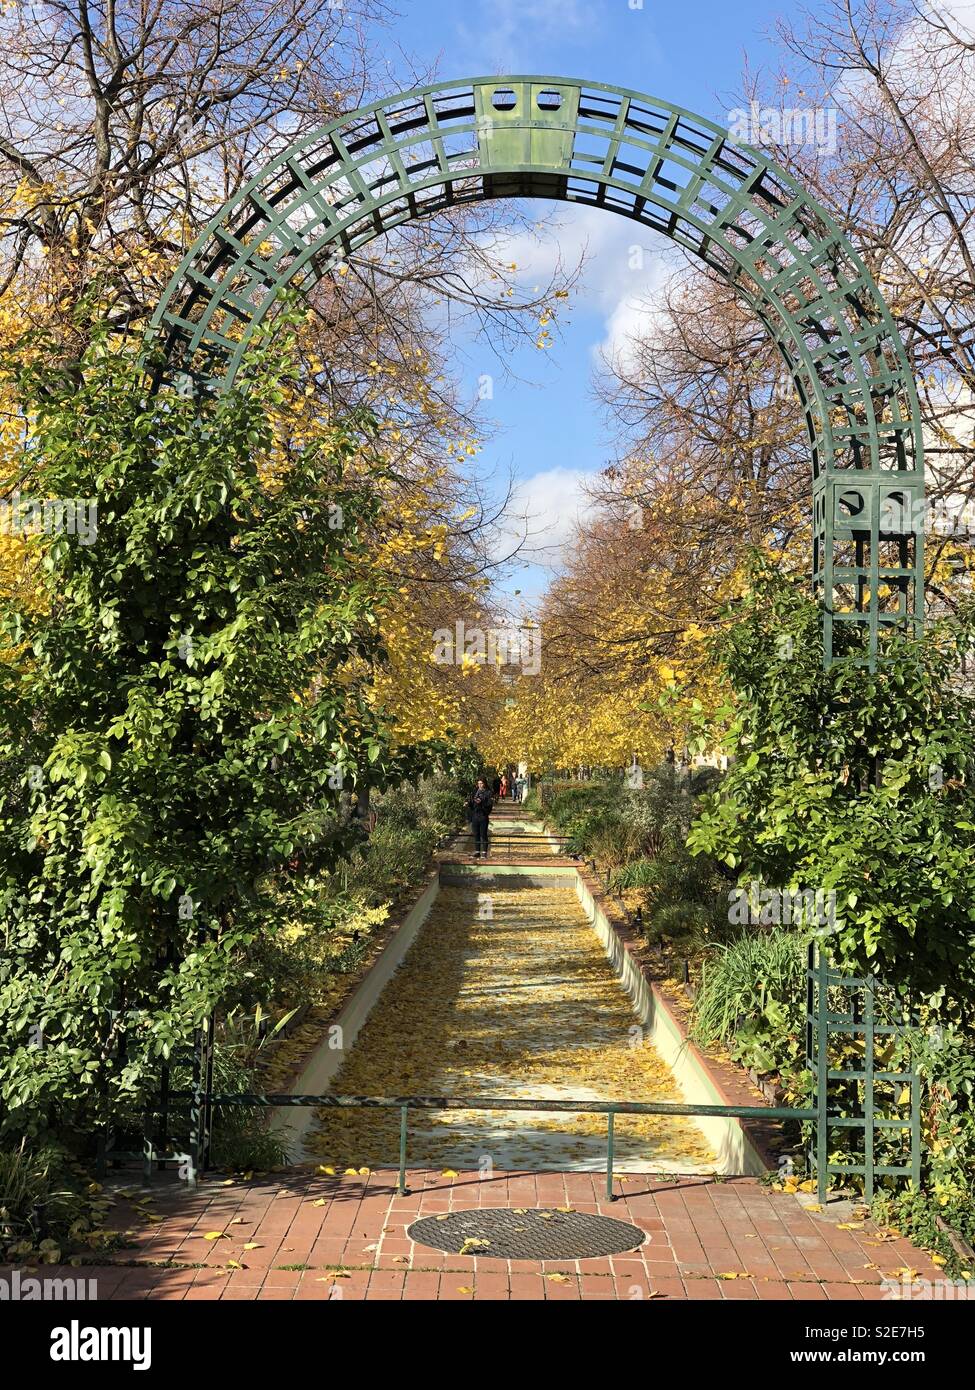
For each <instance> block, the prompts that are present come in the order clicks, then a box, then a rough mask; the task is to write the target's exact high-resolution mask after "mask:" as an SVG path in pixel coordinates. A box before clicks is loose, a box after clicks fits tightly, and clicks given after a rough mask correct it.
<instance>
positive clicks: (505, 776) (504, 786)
mask: <svg viewBox="0 0 975 1390" xmlns="http://www.w3.org/2000/svg"><path fill="white" fill-rule="evenodd" d="M500 795H501V800H502V801H504V799H505V797H506V796H507V795H508V774H507V773H506V772H504V773H502V774H501V790H500Z"/></svg>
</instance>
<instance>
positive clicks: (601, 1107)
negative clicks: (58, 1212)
mask: <svg viewBox="0 0 975 1390" xmlns="http://www.w3.org/2000/svg"><path fill="white" fill-rule="evenodd" d="M203 1099H204V1097H203V1093H202V1092H194V1091H174V1092H171V1093H170V1100H189V1101H192V1102H193V1106H194V1110H196V1109H198V1108H199V1107H200V1106H201V1104H202V1102H203ZM206 1100H207V1102H208V1104H209V1105H211V1106H215V1105H216V1106H219V1105H252V1106H256V1107H259V1108H267V1109H275V1110H276V1109H279V1108H283V1107H285V1106H314V1107H315V1108H316V1109H340V1110H344V1109H349V1110H363V1109H378V1110H393V1109H398V1110H399V1112H400V1146H399V1149H400V1152H399V1183H398V1190H399V1192H400V1195H405V1194H406V1192H407V1191H408V1189H407V1186H406V1138H407V1124H408V1117H409V1112H410V1111H411V1110H539V1111H552V1112H555V1113H566V1112H573V1113H588V1114H593V1115H605V1116H606V1196H607V1198H608V1200H609V1201H611V1202H615V1201H616V1196H615V1194H614V1192H613V1151H614V1124H613V1122H614V1120H615V1118H616V1116H617V1115H685V1116H686V1115H690V1116H694V1115H705V1116H708V1115H711V1116H718V1117H720V1118H722V1119H736V1118H737V1119H748V1118H751V1119H756V1120H806V1121H811V1120H815V1119H816V1114H817V1112H816V1111H815V1110H808V1109H798V1108H796V1107H794V1106H785V1105H703V1104H701V1105H697V1104H692V1105H688V1104H685V1103H682V1102H679V1101H669V1100H650V1101H631V1100H621V1101H615V1100H553V1099H551V1098H544V1099H534V1098H532V1097H530V1096H528V1097H525V1096H518V1097H498V1096H473V1097H466V1096H342V1095H335V1094H327V1095H289V1094H284V1095H276V1094H272V1095H260V1094H258V1093H256V1092H242V1093H240V1094H233V1095H222V1094H219V1093H218V1094H216V1095H209V1096H207V1097H206Z"/></svg>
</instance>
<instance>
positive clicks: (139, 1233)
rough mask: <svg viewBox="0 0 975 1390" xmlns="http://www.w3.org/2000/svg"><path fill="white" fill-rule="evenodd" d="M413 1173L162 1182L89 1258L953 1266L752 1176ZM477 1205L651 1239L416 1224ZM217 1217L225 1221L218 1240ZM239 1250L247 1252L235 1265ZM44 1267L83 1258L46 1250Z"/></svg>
mask: <svg viewBox="0 0 975 1390" xmlns="http://www.w3.org/2000/svg"><path fill="white" fill-rule="evenodd" d="M409 1182H410V1186H411V1188H412V1189H413V1190H412V1191H411V1192H410V1193H409V1194H408V1195H407V1196H405V1197H400V1196H399V1195H398V1194H397V1192H396V1187H395V1183H396V1175H395V1173H391V1172H377V1173H373V1174H371V1175H370V1176H369V1177H368V1178H351V1177H342V1178H338V1177H336V1178H332V1177H328V1176H324V1175H321V1174H317V1173H313V1172H310V1171H308V1170H301V1171H295V1172H293V1173H288V1174H275V1175H273V1176H269V1177H266V1178H263V1179H255V1180H253V1181H251V1182H243V1181H239V1182H234V1183H232V1184H229V1185H228V1184H227V1183H226V1182H223V1181H221V1180H220V1179H212V1178H211V1179H209V1180H208V1181H207V1182H205V1183H204V1184H203V1185H202V1186H201V1188H200V1189H199V1190H198V1191H197V1192H196V1193H186V1192H184V1191H182V1190H179V1189H177V1188H176V1187H175V1186H172V1185H170V1186H167V1185H165V1184H164V1183H163V1182H160V1183H159V1184H158V1186H157V1189H156V1195H155V1197H154V1198H150V1199H149V1201H148V1203H147V1205H148V1206H150V1207H152V1208H153V1209H154V1210H155V1212H156V1213H157V1214H158V1215H159V1216H160V1217H162V1220H161V1221H159V1222H156V1223H151V1224H146V1223H145V1218H144V1216H142V1215H140V1214H139V1213H138V1212H137V1211H135V1210H134V1209H133V1208H130V1207H129V1205H128V1203H127V1202H125V1201H121V1202H120V1203H119V1205H118V1207H117V1208H116V1209H115V1210H116V1218H115V1222H114V1228H115V1229H117V1230H125V1231H128V1232H131V1235H130V1237H129V1239H130V1241H131V1243H130V1244H129V1245H128V1246H127V1247H126V1248H125V1249H123V1250H118V1251H115V1252H113V1253H112V1254H111V1255H108V1256H106V1257H105V1260H106V1263H105V1264H104V1265H102V1266H100V1267H98V1268H95V1267H93V1266H86V1267H85V1268H84V1270H83V1273H84V1276H85V1277H86V1278H94V1279H96V1280H97V1284H98V1296H99V1298H101V1299H126V1300H132V1299H146V1298H149V1299H156V1298H160V1299H221V1298H223V1299H242V1300H255V1299H257V1300H271V1299H273V1300H285V1301H292V1300H301V1301H304V1300H308V1299H315V1300H323V1299H330V1298H336V1299H355V1300H362V1299H368V1300H396V1301H399V1300H402V1299H408V1300H410V1299H413V1300H433V1299H442V1300H462V1301H465V1300H466V1301H470V1300H471V1299H474V1300H475V1301H476V1300H479V1299H484V1300H499V1299H505V1300H506V1299H512V1300H525V1299H533V1300H538V1301H541V1300H548V1301H551V1302H562V1301H565V1300H569V1301H572V1300H579V1299H583V1300H593V1299H600V1300H602V1299H624V1300H633V1301H638V1300H640V1299H645V1298H650V1297H653V1298H664V1299H695V1300H697V1299H699V1300H716V1299H727V1300H733V1301H739V1300H756V1299H774V1300H779V1301H783V1300H784V1301H790V1300H796V1301H798V1300H814V1301H818V1302H824V1301H827V1300H836V1299H864V1298H867V1299H876V1298H882V1297H883V1296H884V1294H885V1290H884V1289H883V1287H882V1285H881V1279H882V1276H883V1275H884V1274H885V1273H888V1274H896V1272H897V1271H899V1270H902V1269H904V1268H907V1269H911V1270H915V1271H917V1274H916V1276H915V1277H916V1278H921V1279H930V1280H937V1279H938V1278H940V1277H942V1276H941V1274H940V1273H939V1270H938V1268H937V1267H936V1266H935V1265H934V1264H933V1263H932V1262H931V1261H930V1259H929V1258H928V1257H927V1256H926V1255H924V1254H923V1253H921V1252H919V1251H918V1250H917V1249H915V1248H914V1247H913V1246H912V1245H911V1244H910V1243H909V1242H908V1241H907V1240H905V1239H903V1238H902V1237H896V1238H894V1239H880V1238H878V1235H879V1233H878V1229H877V1227H876V1226H875V1225H873V1224H872V1223H870V1222H865V1223H863V1224H862V1225H860V1224H859V1223H858V1224H857V1228H856V1229H855V1230H849V1231H848V1230H839V1229H837V1227H836V1225H835V1224H833V1223H832V1222H830V1221H827V1220H826V1219H824V1218H823V1217H820V1216H816V1215H814V1214H812V1213H810V1212H807V1211H805V1210H804V1209H803V1208H802V1207H801V1206H800V1205H799V1204H798V1202H797V1201H796V1199H795V1198H794V1197H791V1196H788V1195H786V1194H784V1193H776V1192H773V1191H771V1189H769V1188H767V1187H764V1186H763V1185H762V1184H761V1183H759V1182H758V1181H756V1180H755V1179H750V1178H736V1179H724V1180H723V1181H714V1180H713V1179H707V1178H664V1177H659V1176H658V1177H652V1178H643V1177H640V1176H637V1175H627V1178H626V1180H625V1181H622V1182H618V1183H617V1191H618V1192H619V1193H620V1198H619V1200H618V1201H616V1202H613V1203H610V1202H608V1201H607V1200H606V1197H605V1192H604V1190H603V1182H604V1179H603V1177H602V1175H600V1174H588V1173H565V1174H552V1173H545V1174H539V1175H537V1176H536V1175H534V1174H522V1173H517V1174H516V1173H511V1174H505V1173H500V1174H495V1175H493V1176H492V1177H487V1178H485V1177H483V1176H482V1175H480V1174H478V1173H461V1174H459V1175H458V1176H457V1177H454V1178H445V1177H442V1176H441V1175H440V1174H439V1173H434V1172H422V1171H421V1172H412V1173H411V1174H410V1175H409ZM136 1200H143V1198H142V1196H141V1195H140V1197H139V1198H136ZM478 1206H481V1207H494V1206H498V1207H504V1206H508V1207H515V1206H571V1207H573V1208H574V1209H575V1210H577V1211H590V1212H600V1213H603V1214H605V1215H607V1216H613V1217H615V1218H616V1219H618V1220H623V1221H630V1222H632V1224H633V1225H634V1226H638V1227H640V1229H641V1230H643V1231H645V1232H646V1240H645V1241H644V1243H643V1245H642V1246H641V1247H640V1248H639V1249H637V1250H632V1251H629V1252H627V1253H626V1254H623V1255H614V1256H610V1257H607V1258H598V1259H587V1260H549V1261H542V1262H532V1261H528V1260H503V1259H498V1258H496V1257H490V1256H462V1255H447V1254H444V1253H442V1252H440V1251H436V1250H431V1249H429V1248H428V1247H426V1246H419V1245H415V1244H414V1243H413V1242H412V1241H411V1240H410V1239H409V1237H408V1236H407V1234H406V1228H407V1227H408V1225H409V1224H410V1222H412V1221H413V1220H415V1219H416V1218H417V1217H418V1216H426V1215H431V1214H435V1213H437V1212H443V1211H456V1210H461V1209H466V1208H470V1207H478ZM213 1231H225V1232H226V1233H227V1235H226V1237H222V1238H221V1239H218V1240H211V1241H208V1240H206V1239H205V1235H206V1233H207V1232H213ZM245 1244H253V1245H255V1246H256V1247H257V1248H256V1249H254V1250H245V1249H244V1248H243V1247H244V1245H245ZM231 1262H233V1263H234V1264H237V1265H240V1266H242V1268H239V1269H234V1268H228V1264H229V1263H231ZM871 1266H875V1268H871ZM336 1272H339V1273H340V1274H341V1276H343V1277H333V1276H334V1274H335V1273H336ZM39 1273H43V1275H45V1276H48V1277H58V1276H61V1277H70V1276H72V1275H73V1276H75V1277H77V1276H78V1274H79V1271H78V1270H77V1269H76V1268H75V1269H71V1268H61V1269H59V1268H57V1267H54V1266H47V1267H45V1268H44V1270H43V1271H39ZM553 1275H559V1276H561V1277H559V1278H554V1279H553V1277H552V1276H553ZM729 1276H734V1277H729Z"/></svg>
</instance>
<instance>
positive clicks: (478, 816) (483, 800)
mask: <svg viewBox="0 0 975 1390" xmlns="http://www.w3.org/2000/svg"><path fill="white" fill-rule="evenodd" d="M493 806H494V798H493V797H492V796H491V793H490V792H489V791H488V785H487V783H486V782H485V780H484V778H483V777H479V778H478V779H477V787H476V788H475V791H474V795H473V797H472V798H471V825H472V827H473V830H474V858H475V859H480V857H481V854H482V852H483V854H484V858H485V859H486V858H487V855H488V820H489V819H490V816H491V810H492V808H493Z"/></svg>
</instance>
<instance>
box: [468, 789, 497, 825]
mask: <svg viewBox="0 0 975 1390" xmlns="http://www.w3.org/2000/svg"><path fill="white" fill-rule="evenodd" d="M493 806H494V798H493V797H492V795H491V793H490V792H489V791H488V789H487V787H484V788H483V790H482V789H481V788H480V787H478V789H477V791H476V792H475V793H474V795H473V796H472V797H471V814H472V815H473V816H483V817H484V819H485V820H487V818H488V816H489V815H490V814H491V810H492V808H493Z"/></svg>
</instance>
